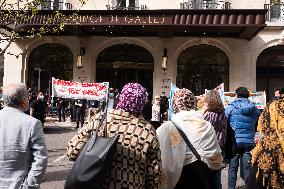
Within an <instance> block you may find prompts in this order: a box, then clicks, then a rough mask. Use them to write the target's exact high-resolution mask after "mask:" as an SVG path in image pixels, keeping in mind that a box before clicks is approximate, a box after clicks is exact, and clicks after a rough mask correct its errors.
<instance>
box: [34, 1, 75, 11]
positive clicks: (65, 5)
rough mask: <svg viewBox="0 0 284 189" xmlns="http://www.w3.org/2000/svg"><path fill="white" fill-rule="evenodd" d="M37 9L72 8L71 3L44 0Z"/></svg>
mask: <svg viewBox="0 0 284 189" xmlns="http://www.w3.org/2000/svg"><path fill="white" fill-rule="evenodd" d="M38 9H39V10H72V9H73V6H72V4H71V3H64V2H62V1H59V2H58V1H54V0H45V1H42V2H41V3H40V5H39V6H38Z"/></svg>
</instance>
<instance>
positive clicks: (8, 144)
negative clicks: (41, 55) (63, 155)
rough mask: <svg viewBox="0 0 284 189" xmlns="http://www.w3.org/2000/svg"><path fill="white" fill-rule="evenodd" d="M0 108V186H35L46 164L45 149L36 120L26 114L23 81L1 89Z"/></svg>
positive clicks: (11, 188)
mask: <svg viewBox="0 0 284 189" xmlns="http://www.w3.org/2000/svg"><path fill="white" fill-rule="evenodd" d="M3 101H4V108H3V109H2V110H0V189H4V188H5V189H20V188H21V189H35V188H39V185H40V183H41V179H42V176H43V174H44V172H45V170H46V167H47V150H46V144H45V140H44V134H43V129H42V125H41V123H40V121H39V120H37V119H35V118H33V117H31V116H29V115H26V114H25V113H24V112H23V111H24V110H25V109H26V108H28V103H29V101H28V91H27V88H26V86H25V85H24V84H22V83H16V84H9V85H7V86H6V87H4V89H3Z"/></svg>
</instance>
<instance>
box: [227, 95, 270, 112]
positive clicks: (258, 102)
mask: <svg viewBox="0 0 284 189" xmlns="http://www.w3.org/2000/svg"><path fill="white" fill-rule="evenodd" d="M224 97H225V100H224V106H226V105H228V104H230V103H231V102H233V101H234V100H235V98H236V97H235V93H234V92H225V93H224ZM249 100H250V101H251V102H253V103H254V104H255V106H256V107H257V108H258V109H264V108H265V106H266V93H265V91H257V92H251V93H250V96H249Z"/></svg>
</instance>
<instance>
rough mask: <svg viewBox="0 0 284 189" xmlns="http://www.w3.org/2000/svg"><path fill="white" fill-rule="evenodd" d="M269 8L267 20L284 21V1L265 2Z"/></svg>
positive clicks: (265, 6)
mask: <svg viewBox="0 0 284 189" xmlns="http://www.w3.org/2000/svg"><path fill="white" fill-rule="evenodd" d="M264 9H267V10H268V12H267V14H266V21H268V22H284V3H279V4H264Z"/></svg>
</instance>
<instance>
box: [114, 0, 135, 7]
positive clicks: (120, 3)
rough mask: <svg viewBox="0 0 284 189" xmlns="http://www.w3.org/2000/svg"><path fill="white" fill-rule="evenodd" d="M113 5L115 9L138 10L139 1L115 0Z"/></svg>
mask: <svg viewBox="0 0 284 189" xmlns="http://www.w3.org/2000/svg"><path fill="white" fill-rule="evenodd" d="M113 5H115V6H113V7H116V8H117V9H139V0H117V1H116V2H115V3H113Z"/></svg>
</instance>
